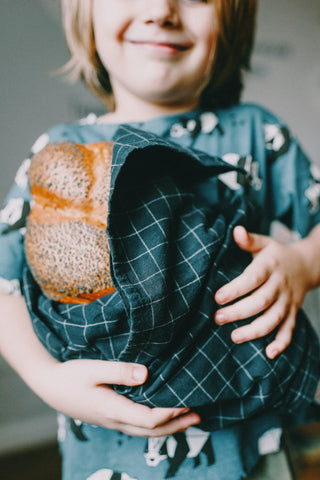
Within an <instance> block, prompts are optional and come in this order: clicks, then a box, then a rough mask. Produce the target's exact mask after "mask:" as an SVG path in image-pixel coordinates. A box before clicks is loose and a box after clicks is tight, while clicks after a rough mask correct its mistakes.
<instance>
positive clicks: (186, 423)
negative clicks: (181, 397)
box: [109, 413, 201, 438]
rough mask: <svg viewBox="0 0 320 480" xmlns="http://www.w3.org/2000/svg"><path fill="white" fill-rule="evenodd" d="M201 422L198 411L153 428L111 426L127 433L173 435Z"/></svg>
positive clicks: (133, 434) (137, 435)
mask: <svg viewBox="0 0 320 480" xmlns="http://www.w3.org/2000/svg"><path fill="white" fill-rule="evenodd" d="M200 422H201V419H200V417H199V415H197V414H196V413H189V414H188V415H183V416H181V417H178V418H174V419H173V420H171V421H169V422H168V423H166V424H164V425H161V426H159V427H156V428H153V429H149V428H142V427H135V426H132V425H129V424H128V425H125V424H121V425H119V424H114V425H113V426H112V427H111V428H113V429H114V430H120V431H122V432H123V433H126V434H127V435H131V436H136V437H149V438H150V437H162V436H166V435H172V434H174V433H176V432H181V431H184V430H186V429H187V428H189V427H191V426H194V425H197V424H199V423H200ZM109 428H110V426H109Z"/></svg>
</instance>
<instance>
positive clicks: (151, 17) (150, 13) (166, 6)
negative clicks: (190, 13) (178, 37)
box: [143, 0, 180, 27]
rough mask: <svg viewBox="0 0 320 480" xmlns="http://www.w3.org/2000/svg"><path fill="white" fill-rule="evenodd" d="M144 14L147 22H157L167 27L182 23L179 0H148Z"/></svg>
mask: <svg viewBox="0 0 320 480" xmlns="http://www.w3.org/2000/svg"><path fill="white" fill-rule="evenodd" d="M143 15H144V22H145V23H157V24H159V25H161V26H166V27H175V26H177V25H179V24H180V16H179V5H178V1H177V0H147V2H146V6H145V10H144V12H143Z"/></svg>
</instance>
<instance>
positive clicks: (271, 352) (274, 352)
mask: <svg viewBox="0 0 320 480" xmlns="http://www.w3.org/2000/svg"><path fill="white" fill-rule="evenodd" d="M278 353H279V350H278V349H276V348H272V349H271V350H267V357H269V358H271V359H272V358H274V357H276V356H277V355H278Z"/></svg>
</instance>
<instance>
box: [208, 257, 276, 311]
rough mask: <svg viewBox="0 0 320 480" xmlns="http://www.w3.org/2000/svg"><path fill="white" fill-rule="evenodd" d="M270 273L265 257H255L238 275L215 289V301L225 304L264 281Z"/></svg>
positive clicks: (245, 293)
mask: <svg viewBox="0 0 320 480" xmlns="http://www.w3.org/2000/svg"><path fill="white" fill-rule="evenodd" d="M271 273H272V272H271V271H270V269H269V266H268V263H267V262H266V260H265V258H264V257H262V256H261V257H260V258H259V257H256V258H255V259H254V260H253V261H252V262H251V263H250V265H248V267H247V268H246V269H245V270H244V271H243V272H242V273H241V274H240V275H239V276H238V277H236V278H234V279H233V280H231V282H229V283H227V284H226V285H224V286H223V287H221V288H219V290H217V292H216V294H215V296H214V298H215V301H216V302H217V303H218V304H219V305H225V304H226V303H229V302H232V301H234V300H236V299H237V298H240V297H242V296H244V295H247V294H248V293H250V292H252V291H253V290H255V289H256V288H258V287H260V286H261V285H262V284H263V283H264V282H266V281H267V280H268V278H269V277H270V275H271Z"/></svg>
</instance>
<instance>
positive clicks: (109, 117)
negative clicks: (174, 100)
mask: <svg viewBox="0 0 320 480" xmlns="http://www.w3.org/2000/svg"><path fill="white" fill-rule="evenodd" d="M197 106H198V102H195V101H191V102H184V103H183V104H171V103H167V104H166V103H152V102H146V101H143V100H142V101H137V100H136V99H135V101H134V102H130V101H129V102H126V103H121V102H117V103H116V109H115V111H113V112H110V113H107V114H106V115H103V116H102V117H100V121H101V122H105V123H130V122H145V121H147V120H152V119H153V118H157V117H164V116H167V115H178V114H179V113H183V112H188V111H190V110H194V109H195V108H196V107H197Z"/></svg>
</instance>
